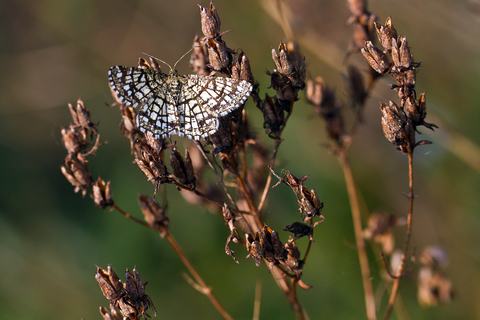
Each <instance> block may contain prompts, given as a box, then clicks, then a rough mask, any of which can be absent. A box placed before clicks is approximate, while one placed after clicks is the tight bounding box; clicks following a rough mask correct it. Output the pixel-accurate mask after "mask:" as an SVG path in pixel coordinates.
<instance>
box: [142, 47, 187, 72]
mask: <svg viewBox="0 0 480 320" xmlns="http://www.w3.org/2000/svg"><path fill="white" fill-rule="evenodd" d="M142 53H143V54H144V55H146V56H149V57H150V58H153V59H155V60H157V61H160V62H163V63H164V64H166V65H167V66H168V67H169V68H170V71H172V70H174V69H175V67H173V68H172V66H171V65H169V64H168V63H166V62H165V61H163V60H161V59H158V58H157V57H154V56H152V55H151V54H148V53H145V52H142ZM187 53H188V52H187ZM182 58H183V57H182ZM180 59H181V58H180ZM177 62H178V61H177ZM176 65H177V64H176V63H175V66H176Z"/></svg>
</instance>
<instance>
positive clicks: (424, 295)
mask: <svg viewBox="0 0 480 320" xmlns="http://www.w3.org/2000/svg"><path fill="white" fill-rule="evenodd" d="M453 295H454V291H453V285H452V282H451V281H450V280H449V279H448V278H447V277H446V276H445V275H443V274H442V273H440V272H438V271H435V270H433V269H431V268H426V267H424V268H420V272H419V273H418V302H419V303H420V305H422V306H425V307H430V306H436V305H438V304H447V303H450V302H451V300H452V299H453Z"/></svg>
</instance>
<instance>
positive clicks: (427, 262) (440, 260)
mask: <svg viewBox="0 0 480 320" xmlns="http://www.w3.org/2000/svg"><path fill="white" fill-rule="evenodd" d="M420 262H421V263H422V264H423V265H424V266H426V267H430V268H434V269H445V268H446V267H447V266H448V263H449V259H448V254H447V251H445V249H444V248H443V247H441V246H428V247H426V248H424V249H423V251H422V254H421V255H420Z"/></svg>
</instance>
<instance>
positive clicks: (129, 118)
mask: <svg viewBox="0 0 480 320" xmlns="http://www.w3.org/2000/svg"><path fill="white" fill-rule="evenodd" d="M136 118H137V115H136V114H135V111H134V109H133V108H132V107H128V106H126V107H125V109H124V110H123V112H122V123H123V126H124V128H125V131H126V132H128V133H131V132H132V131H135V130H136V128H137V125H136V124H135V123H136Z"/></svg>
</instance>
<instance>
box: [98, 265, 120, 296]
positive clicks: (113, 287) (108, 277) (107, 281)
mask: <svg viewBox="0 0 480 320" xmlns="http://www.w3.org/2000/svg"><path fill="white" fill-rule="evenodd" d="M95 279H96V280H97V282H98V284H99V285H100V289H101V290H102V293H103V295H104V296H105V298H107V299H108V301H110V302H111V303H113V304H115V302H116V301H118V300H119V299H120V298H121V297H122V296H123V294H124V289H123V285H122V282H121V281H120V278H119V277H118V276H117V274H116V273H115V271H113V269H112V267H111V266H110V265H109V266H108V267H107V270H105V269H103V268H100V267H98V266H97V273H96V274H95Z"/></svg>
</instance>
